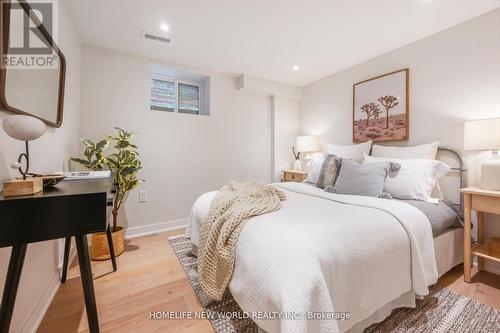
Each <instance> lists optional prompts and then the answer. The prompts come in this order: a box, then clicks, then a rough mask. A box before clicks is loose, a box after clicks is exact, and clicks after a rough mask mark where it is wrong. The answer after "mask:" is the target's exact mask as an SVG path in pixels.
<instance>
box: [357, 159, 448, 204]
mask: <svg viewBox="0 0 500 333" xmlns="http://www.w3.org/2000/svg"><path fill="white" fill-rule="evenodd" d="M380 161H390V162H394V163H398V164H400V165H401V168H400V169H399V171H398V172H393V173H390V174H389V175H388V176H387V179H386V180H385V184H384V192H387V193H389V194H391V195H392V197H393V198H398V199H414V200H422V201H427V202H431V203H436V204H437V203H439V199H438V198H433V197H432V189H433V188H434V186H435V185H436V183H437V181H438V179H439V178H441V177H443V176H444V175H445V174H447V173H448V171H450V167H449V166H447V165H446V164H444V163H443V162H441V161H437V160H431V159H399V158H385V157H373V156H367V155H365V161H364V163H375V162H380Z"/></svg>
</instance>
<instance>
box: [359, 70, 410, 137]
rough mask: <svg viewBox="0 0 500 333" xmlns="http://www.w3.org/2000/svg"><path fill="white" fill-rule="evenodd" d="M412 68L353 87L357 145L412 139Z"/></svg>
mask: <svg viewBox="0 0 500 333" xmlns="http://www.w3.org/2000/svg"><path fill="white" fill-rule="evenodd" d="M408 78H409V69H408V68H405V69H402V70H399V71H395V72H391V73H388V74H384V75H381V76H377V77H375V78H371V79H368V80H365V81H362V82H359V83H356V84H354V85H353V129H352V130H353V142H355V143H359V142H365V141H369V140H373V141H375V142H383V141H401V140H408V112H409V108H408V105H409V100H408V87H409V85H408V84H409V82H408Z"/></svg>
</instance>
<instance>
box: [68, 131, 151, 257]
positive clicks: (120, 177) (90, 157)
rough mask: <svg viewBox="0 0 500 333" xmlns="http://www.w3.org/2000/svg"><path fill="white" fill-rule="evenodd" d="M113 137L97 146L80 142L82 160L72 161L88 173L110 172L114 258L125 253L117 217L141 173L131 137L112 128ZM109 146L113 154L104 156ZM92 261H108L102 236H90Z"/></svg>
mask: <svg viewBox="0 0 500 333" xmlns="http://www.w3.org/2000/svg"><path fill="white" fill-rule="evenodd" d="M114 129H115V130H116V133H115V134H114V135H113V136H106V137H105V138H104V139H103V140H101V141H99V142H93V141H92V140H89V139H81V141H82V143H83V144H84V146H85V151H84V153H83V156H84V158H71V160H72V161H74V162H76V163H79V164H81V165H83V166H84V167H86V168H88V169H91V170H103V169H108V170H110V171H111V174H112V177H113V180H114V184H115V191H116V192H115V197H114V199H113V208H112V211H111V212H112V216H113V221H112V227H111V231H112V237H113V245H114V249H115V254H116V255H117V256H118V255H120V254H122V253H123V250H124V229H123V227H121V226H119V225H118V213H119V211H120V208H121V206H122V204H123V202H124V201H125V199H126V196H127V193H128V192H129V191H130V190H132V189H133V188H134V187H136V186H137V184H138V183H139V180H140V179H139V178H138V177H137V174H138V173H139V171H140V170H141V169H142V166H141V161H140V160H139V153H138V152H137V146H136V145H134V144H132V143H131V142H130V141H131V138H132V136H133V133H130V132H127V131H125V130H123V129H121V128H118V127H115V128H114ZM110 144H111V145H112V148H113V150H112V151H110V152H109V153H107V152H106V150H107V148H108V147H109V146H110ZM90 252H91V258H92V260H107V259H109V258H110V254H109V249H108V243H107V238H106V233H105V232H100V233H95V234H92V247H91V251H90Z"/></svg>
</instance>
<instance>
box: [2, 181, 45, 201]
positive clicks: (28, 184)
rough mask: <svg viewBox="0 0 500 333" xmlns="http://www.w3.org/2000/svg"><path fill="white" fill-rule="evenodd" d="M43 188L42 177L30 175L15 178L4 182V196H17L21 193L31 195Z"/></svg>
mask: <svg viewBox="0 0 500 333" xmlns="http://www.w3.org/2000/svg"><path fill="white" fill-rule="evenodd" d="M42 190H43V179H42V177H28V178H26V179H25V180H23V179H14V180H11V181H8V182H5V183H3V196H4V197H15V196H19V195H30V194H35V193H38V192H41V191H42Z"/></svg>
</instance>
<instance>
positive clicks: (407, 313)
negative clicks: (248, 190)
mask: <svg viewBox="0 0 500 333" xmlns="http://www.w3.org/2000/svg"><path fill="white" fill-rule="evenodd" d="M169 241H170V244H171V245H172V248H173V250H174V252H175V254H176V256H177V258H178V259H179V261H180V262H181V264H182V266H183V267H184V270H185V271H186V274H187V276H188V279H189V282H191V286H192V287H193V290H194V292H195V293H196V295H197V296H198V298H199V300H200V304H201V306H202V307H203V309H204V310H205V312H206V313H207V317H208V319H209V320H210V322H211V323H212V326H213V327H214V330H215V332H216V333H256V332H257V330H258V328H257V325H256V324H255V323H254V322H253V321H252V320H251V319H248V318H243V317H244V315H243V311H242V310H241V308H240V307H239V306H238V304H237V303H236V301H235V300H234V298H233V296H232V295H231V293H230V292H229V289H228V290H227V291H226V293H225V295H224V298H223V299H222V301H220V302H219V301H212V300H210V299H209V298H208V297H207V296H206V295H205V293H204V292H203V290H202V289H201V286H200V284H199V282H198V271H197V258H196V257H195V256H194V255H193V254H192V253H191V241H190V240H189V239H187V238H186V237H185V236H177V237H172V238H169ZM235 313H239V314H241V315H234V314H235ZM224 314H233V315H231V316H225V315H224ZM391 332H392V333H395V332H398V333H403V332H415V333H423V332H435V333H445V332H449V333H455V332H470V333H476V332H495V333H498V332H500V312H498V311H497V310H495V309H494V308H492V307H489V306H486V305H483V304H481V303H478V302H476V301H474V300H472V299H469V298H467V297H465V296H462V295H460V294H457V293H455V292H453V291H451V290H449V289H446V288H442V287H440V286H437V285H435V286H433V287H431V290H430V294H429V295H428V296H427V297H425V298H424V299H423V300H417V306H416V308H414V309H413V308H401V309H396V310H394V311H393V312H392V314H391V315H390V316H389V317H388V318H387V319H386V320H384V321H383V322H381V323H378V324H374V325H372V326H370V327H368V328H367V329H366V330H365V331H364V333H391Z"/></svg>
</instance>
